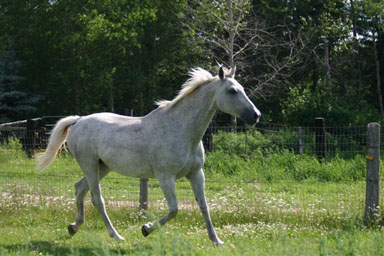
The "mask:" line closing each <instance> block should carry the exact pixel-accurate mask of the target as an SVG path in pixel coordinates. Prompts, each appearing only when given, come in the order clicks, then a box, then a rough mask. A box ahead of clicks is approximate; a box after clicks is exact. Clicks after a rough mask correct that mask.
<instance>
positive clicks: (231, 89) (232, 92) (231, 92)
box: [228, 88, 237, 94]
mask: <svg viewBox="0 0 384 256" xmlns="http://www.w3.org/2000/svg"><path fill="white" fill-rule="evenodd" d="M228 91H229V93H230V94H236V93H237V90H236V89H235V88H230V89H229V90H228Z"/></svg>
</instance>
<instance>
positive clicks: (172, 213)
mask: <svg viewBox="0 0 384 256" xmlns="http://www.w3.org/2000/svg"><path fill="white" fill-rule="evenodd" d="M178 211H179V209H178V208H174V209H170V210H169V213H168V217H169V218H174V217H176V215H177V212H178Z"/></svg>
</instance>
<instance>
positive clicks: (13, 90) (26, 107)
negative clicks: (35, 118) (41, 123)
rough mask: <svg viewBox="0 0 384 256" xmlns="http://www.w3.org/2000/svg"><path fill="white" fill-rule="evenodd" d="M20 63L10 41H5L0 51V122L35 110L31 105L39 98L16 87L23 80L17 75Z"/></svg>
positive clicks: (17, 117) (21, 116)
mask: <svg viewBox="0 0 384 256" xmlns="http://www.w3.org/2000/svg"><path fill="white" fill-rule="evenodd" d="M20 64H21V62H20V61H19V60H17V58H16V53H15V51H14V49H13V46H12V43H7V44H6V46H5V49H4V50H2V51H0V123H3V122H9V121H14V120H17V119H21V118H25V117H26V116H27V115H28V114H31V113H32V112H34V111H35V110H36V108H35V107H33V105H34V104H35V103H36V102H38V101H39V99H40V97H39V96H37V95H33V94H30V93H26V92H23V91H20V90H19V89H18V87H19V84H20V82H21V81H23V80H24V79H23V77H21V76H19V75H18V69H19V67H20Z"/></svg>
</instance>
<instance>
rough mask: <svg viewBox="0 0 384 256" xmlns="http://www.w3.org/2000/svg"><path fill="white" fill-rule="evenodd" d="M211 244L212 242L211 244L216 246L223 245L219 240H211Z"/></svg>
mask: <svg viewBox="0 0 384 256" xmlns="http://www.w3.org/2000/svg"><path fill="white" fill-rule="evenodd" d="M212 242H213V244H214V245H216V246H221V245H224V242H223V241H221V240H220V239H219V238H217V239H215V240H213V241H212Z"/></svg>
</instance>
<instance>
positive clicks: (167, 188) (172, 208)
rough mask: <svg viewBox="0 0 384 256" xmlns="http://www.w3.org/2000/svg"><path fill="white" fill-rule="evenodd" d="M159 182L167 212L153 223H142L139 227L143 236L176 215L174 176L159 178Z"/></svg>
mask: <svg viewBox="0 0 384 256" xmlns="http://www.w3.org/2000/svg"><path fill="white" fill-rule="evenodd" d="M159 183H160V187H161V190H162V191H163V193H164V196H165V198H166V199H167V203H168V214H167V215H166V216H165V217H163V218H161V219H160V220H158V221H157V222H155V223H151V222H148V223H147V224H144V225H143V227H142V228H141V231H142V233H143V235H144V236H148V235H149V234H150V233H152V231H154V230H155V229H156V228H157V227H158V226H162V225H164V224H165V223H167V222H168V221H169V220H170V219H172V218H174V217H176V215H177V211H178V208H177V199H176V192H175V190H176V189H175V177H166V178H160V179H159Z"/></svg>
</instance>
